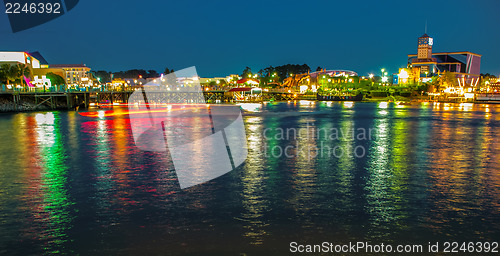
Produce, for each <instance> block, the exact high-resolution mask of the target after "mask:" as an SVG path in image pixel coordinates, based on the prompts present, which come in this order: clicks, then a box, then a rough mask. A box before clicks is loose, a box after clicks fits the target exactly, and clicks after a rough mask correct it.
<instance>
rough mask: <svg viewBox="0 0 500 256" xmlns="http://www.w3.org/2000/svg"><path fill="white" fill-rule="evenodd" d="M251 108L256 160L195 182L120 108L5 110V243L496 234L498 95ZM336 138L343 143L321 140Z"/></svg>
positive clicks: (277, 246) (141, 247)
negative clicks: (482, 100)
mask: <svg viewBox="0 0 500 256" xmlns="http://www.w3.org/2000/svg"><path fill="white" fill-rule="evenodd" d="M242 108H243V109H244V110H245V112H244V120H245V126H246V133H247V139H248V147H249V148H248V150H249V154H248V159H247V161H246V162H245V163H244V164H243V165H242V166H240V167H238V168H237V169H235V170H233V171H232V172H230V173H228V174H226V175H224V176H222V177H220V178H217V179H215V180H212V181H210V182H207V183H205V184H202V185H198V186H195V187H192V188H189V189H186V190H180V189H179V184H178V182H177V179H176V176H175V172H174V170H173V165H172V163H171V162H170V160H169V158H168V157H166V156H165V153H162V152H143V151H140V150H139V149H137V148H136V147H135V145H134V140H133V138H132V135H131V132H130V122H129V120H128V118H127V115H122V114H121V113H123V110H121V109H115V112H116V113H118V114H116V115H110V116H106V115H98V117H95V118H90V117H82V116H80V115H79V114H78V113H76V112H37V113H19V114H2V115H0V142H1V143H0V254H2V255H3V254H5V255H41V254H45V255H49V254H56V253H63V254H79V255H109V254H125V255H146V254H160V255H239V254H240V253H246V254H247V255H286V254H287V253H288V252H289V243H290V242H292V241H296V242H299V243H303V244H305V243H321V242H323V241H329V242H335V243H348V242H357V241H369V242H373V243H375V242H384V243H393V244H398V243H405V244H406V243H415V244H416V243H422V244H427V243H428V242H437V241H498V239H499V237H500V211H499V210H500V172H499V170H500V163H499V162H500V161H499V158H498V155H499V153H500V146H499V139H498V134H497V133H498V131H499V127H500V106H497V105H472V104H443V103H441V104H437V103H434V104H432V103H431V104H418V105H412V106H399V105H396V104H393V103H326V102H309V101H302V102H288V103H286V102H285V103H272V104H271V103H267V104H265V105H262V106H261V105H258V104H244V105H242ZM188 125H196V122H189V123H188ZM281 129H283V131H286V130H287V129H288V131H290V133H289V134H288V135H290V136H288V137H286V136H285V137H282V136H280V132H281V131H282V130H281ZM353 129H354V131H355V138H354V139H353V138H352V137H350V136H348V131H352V130H353ZM363 129H364V130H365V131H369V133H367V134H365V135H367V137H363V136H362V133H361V131H363ZM293 130H295V131H299V133H298V134H297V135H296V136H293V133H291V131H293ZM300 131H310V133H308V132H305V133H304V132H303V133H300ZM318 131H319V132H318ZM333 131H337V132H338V133H339V134H338V136H335V134H333ZM342 132H343V133H344V134H342ZM281 135H283V134H281ZM285 135H286V134H285ZM342 135H346V136H342ZM357 136H360V137H357ZM287 146H289V147H288V148H287ZM329 148H330V149H333V148H337V149H336V150H337V151H336V153H335V155H334V154H332V153H331V151H330V154H325V152H323V153H321V151H320V150H321V149H324V150H325V151H327V150H328V149H329ZM280 149H281V150H285V149H287V151H286V152H287V153H288V156H286V155H284V153H283V154H281V155H279V154H278V153H279V150H280ZM316 149H317V150H316ZM353 149H355V150H353ZM283 152H284V151H283ZM315 153H316V154H315ZM340 153H343V154H342V155H341V154H340ZM193 161H200V162H203V159H196V158H195V157H193Z"/></svg>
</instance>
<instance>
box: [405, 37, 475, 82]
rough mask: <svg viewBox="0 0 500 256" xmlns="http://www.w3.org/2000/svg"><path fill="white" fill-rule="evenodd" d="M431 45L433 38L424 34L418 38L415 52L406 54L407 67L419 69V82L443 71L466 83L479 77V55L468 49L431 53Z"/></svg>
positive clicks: (425, 80)
mask: <svg viewBox="0 0 500 256" xmlns="http://www.w3.org/2000/svg"><path fill="white" fill-rule="evenodd" d="M433 45H434V40H433V38H432V37H430V36H428V35H427V34H424V35H423V36H421V37H419V38H418V52H417V54H409V55H408V67H411V68H417V69H419V70H420V76H421V78H420V81H421V82H427V81H429V80H430V79H431V77H432V76H434V75H438V74H440V73H442V72H445V71H447V72H452V73H454V74H455V76H456V77H457V78H458V79H460V80H462V81H464V82H465V83H466V84H471V83H472V82H473V81H472V80H473V79H476V80H477V79H478V78H479V76H480V67H481V55H479V54H476V53H472V52H468V51H462V52H440V53H433V52H432V47H433Z"/></svg>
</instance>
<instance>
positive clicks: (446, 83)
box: [439, 71, 458, 88]
mask: <svg viewBox="0 0 500 256" xmlns="http://www.w3.org/2000/svg"><path fill="white" fill-rule="evenodd" d="M457 84H458V82H457V78H456V77H455V75H454V74H453V73H451V72H448V71H445V72H444V73H443V74H442V75H441V77H439V85H440V86H443V87H445V88H446V87H455V86H457Z"/></svg>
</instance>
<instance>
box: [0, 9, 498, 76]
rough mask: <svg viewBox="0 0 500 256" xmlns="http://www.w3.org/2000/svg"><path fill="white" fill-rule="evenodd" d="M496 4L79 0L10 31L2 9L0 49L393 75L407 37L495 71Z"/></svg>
mask: <svg viewBox="0 0 500 256" xmlns="http://www.w3.org/2000/svg"><path fill="white" fill-rule="evenodd" d="M499 7H500V1H498V0H478V1H470V0H453V1H401V0H400V1H375V0H372V1H361V0H358V1H314V0H311V1H301V2H298V1H269V0H268V1H241V2H240V1H235V0H233V1H222V0H212V1H207V0H204V1H192V0H181V1H151V0H141V1H131V0H121V1H102V0H100V1H98V0H80V3H79V4H78V5H77V6H76V7H75V8H74V9H73V10H71V11H70V12H69V13H67V14H65V15H63V16H62V17H59V18H57V19H55V20H53V21H50V22H49V23H46V24H43V25H41V26H38V27H35V28H32V29H28V30H25V31H22V32H18V33H15V34H14V33H12V31H11V28H10V26H9V22H8V18H7V15H6V14H5V9H4V7H2V8H1V14H0V51H28V52H29V51H40V52H41V53H42V55H43V56H44V57H45V58H46V59H47V61H48V62H49V63H53V64H68V63H84V64H86V65H87V66H89V67H91V68H92V69H93V70H108V71H120V70H126V69H132V68H142V69H155V70H157V71H159V72H163V70H164V68H165V67H169V68H171V69H172V68H173V69H175V70H178V69H182V68H186V67H189V66H196V68H197V70H198V73H199V75H201V76H203V77H210V76H225V75H228V74H235V73H238V74H240V73H241V72H242V70H243V69H244V68H245V66H249V67H251V68H252V70H253V71H254V72H256V71H258V70H259V69H261V68H262V69H263V68H265V67H267V66H269V65H272V66H277V65H283V64H288V63H291V64H304V63H306V64H308V65H309V66H310V67H311V68H312V69H313V70H315V69H316V67H317V66H321V67H323V68H327V69H349V70H353V71H356V72H358V73H359V74H360V75H366V74H368V73H372V72H373V73H375V74H377V72H378V73H380V69H381V68H386V69H388V70H389V72H391V73H394V72H397V71H398V70H397V69H398V68H400V67H405V66H406V62H407V54H410V53H416V51H417V38H418V37H419V36H421V35H422V34H424V29H425V23H426V20H427V23H428V29H427V34H429V35H430V36H431V37H434V51H435V52H440V51H471V52H474V53H478V54H482V55H483V57H482V62H481V72H482V73H491V74H494V75H497V76H498V75H500V49H499V47H498V46H499V45H500V31H499V29H498V26H499V25H500V15H499V13H500V8H499Z"/></svg>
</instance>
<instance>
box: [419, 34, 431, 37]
mask: <svg viewBox="0 0 500 256" xmlns="http://www.w3.org/2000/svg"><path fill="white" fill-rule="evenodd" d="M419 38H430V36H428V35H427V34H424V35H423V36H421V37H419Z"/></svg>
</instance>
